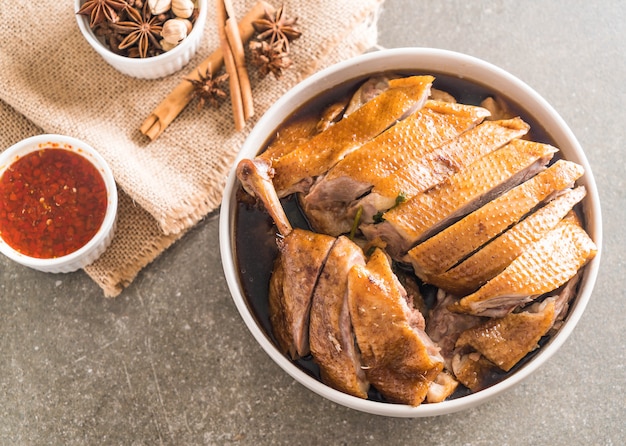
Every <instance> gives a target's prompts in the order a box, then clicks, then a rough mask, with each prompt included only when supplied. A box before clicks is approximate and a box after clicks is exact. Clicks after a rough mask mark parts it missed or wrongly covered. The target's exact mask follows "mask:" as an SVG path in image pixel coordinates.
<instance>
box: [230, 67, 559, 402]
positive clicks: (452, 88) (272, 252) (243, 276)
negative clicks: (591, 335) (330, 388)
mask: <svg viewBox="0 0 626 446" xmlns="http://www.w3.org/2000/svg"><path fill="white" fill-rule="evenodd" d="M399 74H402V75H414V74H433V73H421V72H402V73H399ZM434 76H435V82H434V83H433V87H434V88H437V89H440V90H444V91H446V92H448V93H450V94H451V95H452V96H454V97H455V98H456V100H457V101H458V102H460V103H464V104H473V105H478V104H479V103H480V102H481V101H483V100H484V99H485V98H487V97H489V96H494V97H495V96H498V95H496V93H495V92H493V91H492V90H490V89H489V87H488V86H484V85H479V84H476V83H473V82H470V81H467V80H464V79H459V78H456V77H452V76H449V75H443V74H436V73H435V74H434ZM368 77H369V76H368ZM365 79H366V78H360V79H355V80H352V81H349V82H346V83H344V84H342V85H340V86H337V87H335V88H333V89H332V91H328V92H325V93H322V94H321V95H319V96H317V97H315V98H314V99H312V100H311V101H309V102H308V103H307V104H305V105H303V106H302V107H301V108H299V109H298V110H297V111H295V112H294V113H293V114H292V115H291V116H290V117H289V118H288V119H287V120H286V121H285V123H283V124H282V126H285V125H287V124H288V123H292V122H294V120H297V119H301V118H304V117H306V116H309V115H310V114H316V115H319V114H320V113H321V111H322V110H323V108H324V107H325V106H327V105H329V104H331V103H332V102H333V101H337V100H338V99H339V98H341V97H342V96H344V95H346V94H348V93H350V92H352V91H354V90H356V88H357V87H358V85H359V84H360V83H361V82H362V81H364V80H365ZM499 96H500V98H501V99H503V100H504V101H505V103H506V104H507V105H508V106H509V108H510V110H511V111H513V112H515V113H516V114H518V115H519V116H520V117H521V118H522V119H524V121H526V122H527V123H528V124H529V125H530V127H531V131H530V132H529V135H528V136H529V138H530V139H532V140H533V141H537V142H543V143H548V144H554V142H553V141H552V139H551V138H550V137H549V135H548V134H547V132H546V131H545V130H544V129H543V127H542V126H541V125H540V124H539V123H538V122H537V121H536V120H534V119H533V118H532V117H531V116H530V115H529V114H528V113H527V112H525V111H524V110H523V109H522V108H521V107H519V106H518V105H517V104H515V103H514V102H513V101H511V100H510V99H509V98H507V97H505V96H503V95H499ZM282 126H280V127H279V128H278V129H276V132H274V134H276V133H277V132H278V131H279V130H280V128H281V127H282ZM271 139H272V137H270V138H269V141H267V142H266V144H265V145H264V146H263V150H265V148H266V147H267V146H268V145H269V143H270V142H271ZM263 150H261V152H262V151H263ZM259 153H260V152H259ZM238 194H239V195H238V198H239V199H238V206H237V211H236V215H235V249H236V252H235V258H236V259H237V263H238V269H239V271H238V272H239V280H240V282H241V285H242V288H243V291H244V295H245V298H246V303H247V305H248V308H249V310H250V312H251V314H252V315H253V316H254V318H255V319H256V321H257V323H258V325H259V326H260V327H261V328H262V329H263V331H264V333H265V334H266V335H267V337H268V339H270V340H271V342H272V343H273V344H274V345H278V344H277V342H276V340H275V338H274V337H273V335H272V329H271V324H270V321H269V309H268V290H269V279H270V275H271V272H272V269H273V263H274V259H275V258H276V255H277V252H278V251H277V248H276V243H275V242H276V228H275V226H274V225H273V222H272V220H271V218H270V217H269V215H268V214H267V213H266V212H265V210H264V209H262V207H260V206H255V205H252V204H251V203H250V200H249V199H245V198H243V199H242V196H243V195H242V194H245V192H242V190H241V188H240V190H239V191H238ZM281 201H282V203H283V207H284V208H285V211H286V212H287V216H288V218H289V220H290V222H291V224H292V225H293V226H294V227H299V228H305V229H310V227H309V225H308V224H307V221H306V218H305V217H304V215H303V214H302V212H301V211H300V209H299V207H298V204H297V200H296V199H295V198H293V197H287V198H285V199H283V200H281ZM424 291H425V293H426V294H428V293H429V290H428V287H425V288H424ZM430 291H432V290H430ZM431 300H432V299H431ZM547 341H548V339H547V338H544V339H542V340H541V341H540V345H544V344H545V343H546V342H547ZM538 351H539V349H536V350H535V351H534V352H531V353H529V354H528V355H527V356H526V357H525V358H524V359H523V360H522V361H520V362H519V363H518V364H517V365H516V366H515V367H514V368H513V369H512V370H511V371H509V372H508V373H504V372H497V373H495V374H494V375H493V376H491V377H490V381H491V383H492V384H496V383H497V382H499V381H502V380H503V379H504V378H506V377H507V376H509V375H511V374H512V373H515V371H516V370H518V369H519V368H521V367H523V365H524V364H526V363H527V362H528V361H529V360H530V359H531V358H532V357H534V356H535V355H536V354H537V352H538ZM294 362H295V363H296V364H297V365H298V367H300V368H301V369H302V370H303V371H305V372H306V373H308V374H309V375H311V376H313V377H315V378H316V379H318V380H320V375H319V368H318V367H317V365H316V364H315V363H314V362H313V360H312V358H311V357H308V358H303V359H300V360H297V361H294ZM469 393H471V392H470V391H469V390H468V389H467V388H465V387H464V386H462V385H460V386H459V389H458V390H457V391H456V392H455V393H454V394H453V395H452V396H451V397H450V399H454V398H459V397H461V396H464V395H467V394H469ZM369 399H371V400H374V401H385V399H384V398H383V397H382V396H381V395H380V394H379V393H378V392H377V391H376V389H373V388H372V389H371V390H370V393H369Z"/></svg>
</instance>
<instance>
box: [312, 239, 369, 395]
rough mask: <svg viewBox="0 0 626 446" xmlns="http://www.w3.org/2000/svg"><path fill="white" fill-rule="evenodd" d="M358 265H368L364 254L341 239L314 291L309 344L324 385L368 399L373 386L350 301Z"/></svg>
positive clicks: (328, 258) (333, 250)
mask: <svg viewBox="0 0 626 446" xmlns="http://www.w3.org/2000/svg"><path fill="white" fill-rule="evenodd" d="M356 265H361V266H363V265H365V257H364V255H363V251H362V250H361V248H359V247H358V246H357V245H356V244H354V243H353V242H352V241H351V240H350V239H349V238H347V237H345V236H341V237H339V238H338V239H337V241H336V242H335V244H334V245H333V247H332V249H331V251H330V253H329V255H328V257H327V259H326V263H325V264H324V268H323V269H322V272H321V274H320V276H319V278H318V281H317V285H316V287H315V290H314V292H313V301H312V304H311V313H310V324H309V343H310V348H311V354H312V355H313V360H314V361H315V363H316V364H317V365H318V366H319V368H320V375H321V378H322V381H323V382H324V383H326V384H328V385H329V386H331V387H333V388H335V389H337V390H340V391H342V392H345V393H348V394H350V395H354V396H357V397H360V398H367V391H368V389H369V384H368V382H367V379H366V377H365V374H364V372H363V369H362V367H361V361H360V358H359V355H358V352H357V350H356V348H355V345H354V343H355V341H354V333H353V331H352V325H351V323H350V311H349V308H348V300H347V289H348V273H349V271H350V270H351V269H352V268H353V267H354V266H356Z"/></svg>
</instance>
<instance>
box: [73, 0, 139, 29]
mask: <svg viewBox="0 0 626 446" xmlns="http://www.w3.org/2000/svg"><path fill="white" fill-rule="evenodd" d="M126 6H127V4H126V1H124V0H87V1H86V2H85V3H83V6H81V8H80V9H79V10H78V12H77V14H81V15H85V16H89V26H90V27H92V28H93V27H94V26H96V25H97V24H98V23H103V22H105V21H107V22H111V23H115V22H117V21H118V20H119V14H118V13H119V12H120V11H121V10H122V9H124V8H125V7H126Z"/></svg>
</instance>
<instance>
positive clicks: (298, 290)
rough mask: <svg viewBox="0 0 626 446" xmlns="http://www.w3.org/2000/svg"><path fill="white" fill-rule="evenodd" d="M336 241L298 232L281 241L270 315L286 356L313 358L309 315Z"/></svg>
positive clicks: (292, 232)
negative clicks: (316, 289)
mask: <svg viewBox="0 0 626 446" xmlns="http://www.w3.org/2000/svg"><path fill="white" fill-rule="evenodd" d="M334 243H335V238H334V237H330V236H328V235H324V234H316V233H314V232H311V231H305V230H302V229H297V228H296V229H294V230H293V231H291V232H290V233H289V234H288V235H287V236H285V237H284V238H282V239H281V238H279V239H278V241H277V244H278V249H279V257H278V258H277V259H276V262H275V266H274V270H273V271H272V275H271V277H270V292H269V314H270V322H271V323H272V331H273V333H274V336H275V337H276V340H277V341H278V344H279V346H280V348H281V350H282V352H283V353H285V354H288V355H289V356H290V357H291V358H292V359H297V358H301V357H304V356H306V355H308V354H309V352H310V349H309V314H310V310H311V299H312V296H313V290H314V288H315V285H316V283H317V280H318V277H319V275H320V272H321V270H322V268H323V266H324V263H325V261H326V258H327V257H328V253H329V252H330V250H331V248H332V246H333V244H334Z"/></svg>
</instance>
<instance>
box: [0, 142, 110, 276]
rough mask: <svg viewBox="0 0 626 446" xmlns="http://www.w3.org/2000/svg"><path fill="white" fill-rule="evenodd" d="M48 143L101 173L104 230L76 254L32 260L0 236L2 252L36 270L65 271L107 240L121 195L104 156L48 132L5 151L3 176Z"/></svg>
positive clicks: (0, 168) (0, 166)
mask: <svg viewBox="0 0 626 446" xmlns="http://www.w3.org/2000/svg"><path fill="white" fill-rule="evenodd" d="M48 144H59V147H55V148H59V149H64V150H69V151H71V152H73V153H76V154H78V155H80V156H82V157H83V158H84V159H86V160H87V161H89V162H90V163H91V164H92V165H93V166H94V167H95V168H96V169H97V170H98V172H99V173H100V176H101V177H102V179H103V181H104V185H105V187H106V190H107V208H106V212H105V214H104V219H103V220H102V223H101V224H100V228H99V229H98V231H97V232H96V233H95V234H94V236H93V237H92V238H91V239H90V240H89V241H88V242H87V243H86V244H84V245H83V246H81V247H80V248H78V249H77V250H76V251H73V252H71V253H69V254H66V255H64V256H61V257H55V258H38V257H31V256H29V255H26V254H23V253H21V252H19V251H16V250H15V249H13V247H11V246H10V245H9V244H8V243H6V242H5V241H4V240H2V238H1V237H0V252H1V253H2V254H4V255H5V256H7V257H8V258H10V259H11V260H14V261H15V262H18V263H21V264H22V265H26V266H29V267H32V268H35V269H39V268H44V269H51V268H52V269H54V268H62V267H64V266H67V265H69V264H73V262H76V261H78V260H79V259H81V258H82V257H83V256H86V255H88V254H89V253H91V252H92V251H93V250H94V249H95V248H96V247H98V246H99V245H100V243H102V242H103V241H104V240H105V239H106V238H107V236H108V234H109V233H110V231H111V230H112V228H113V227H114V225H115V222H116V218H117V206H118V195H117V187H116V184H115V179H114V177H113V172H112V171H111V168H110V167H109V165H108V163H107V162H106V160H105V159H104V158H103V157H102V155H100V154H99V153H98V152H97V151H96V150H95V149H94V148H93V147H91V146H90V145H89V144H87V143H85V142H84V141H81V140H79V139H77V138H73V137H71V136H65V135H59V134H51V133H45V134H40V135H35V136H31V137H29V138H26V139H23V140H21V141H19V142H17V143H16V144H13V145H12V146H10V147H9V148H7V149H6V150H5V151H3V152H2V153H0V177H1V176H2V175H3V174H4V172H5V171H6V169H7V168H8V167H9V166H11V165H12V164H13V163H14V162H16V161H17V160H18V159H19V158H21V157H23V156H25V155H27V154H29V153H32V152H36V151H38V150H43V149H45V148H46V147H45V146H46V145H48Z"/></svg>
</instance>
